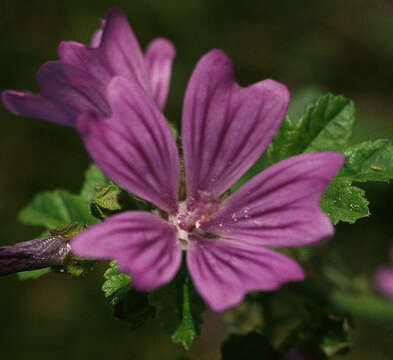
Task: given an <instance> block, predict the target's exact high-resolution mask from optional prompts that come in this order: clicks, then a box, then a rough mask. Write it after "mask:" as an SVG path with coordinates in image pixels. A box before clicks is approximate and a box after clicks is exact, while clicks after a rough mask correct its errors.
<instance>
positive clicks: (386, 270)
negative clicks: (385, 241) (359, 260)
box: [374, 249, 393, 300]
mask: <svg viewBox="0 0 393 360" xmlns="http://www.w3.org/2000/svg"><path fill="white" fill-rule="evenodd" d="M391 258H392V259H393V249H392V251H391ZM374 283H375V286H376V288H377V289H378V290H379V291H380V292H381V293H382V294H383V295H384V296H386V297H387V298H388V299H390V300H393V265H387V266H383V267H381V268H379V269H378V270H377V272H376V273H375V276H374Z"/></svg>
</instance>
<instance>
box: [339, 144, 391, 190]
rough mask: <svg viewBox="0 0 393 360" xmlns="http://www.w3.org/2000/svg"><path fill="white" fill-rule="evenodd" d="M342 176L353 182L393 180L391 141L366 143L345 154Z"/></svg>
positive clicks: (351, 148)
mask: <svg viewBox="0 0 393 360" xmlns="http://www.w3.org/2000/svg"><path fill="white" fill-rule="evenodd" d="M344 155H345V164H344V166H343V168H342V170H341V171H340V176H342V177H347V178H349V179H351V180H352V181H353V182H364V181H389V180H390V179H393V146H392V144H391V143H390V141H389V140H382V139H381V140H376V141H366V142H363V143H360V144H358V145H356V146H353V147H350V148H348V149H347V150H345V152H344Z"/></svg>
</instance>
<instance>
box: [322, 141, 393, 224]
mask: <svg viewBox="0 0 393 360" xmlns="http://www.w3.org/2000/svg"><path fill="white" fill-rule="evenodd" d="M344 154H345V163H344V165H343V167H342V169H341V170H340V171H339V173H338V174H337V176H336V177H335V178H334V179H333V181H332V182H331V183H330V184H329V186H328V187H327V189H326V190H325V192H324V194H323V196H322V198H321V207H322V209H323V210H324V211H325V213H326V214H327V215H328V216H329V217H330V218H331V220H332V221H333V223H335V224H336V223H338V222H339V221H345V222H349V223H354V222H355V221H356V220H358V219H360V218H362V217H366V216H369V215H370V212H369V209H368V204H369V202H368V201H367V199H366V197H365V192H364V190H362V189H360V188H358V187H356V186H353V185H352V183H353V182H365V181H389V180H390V179H392V178H393V146H392V145H391V143H390V142H389V141H388V140H376V141H367V142H364V143H361V144H358V145H355V146H352V147H349V148H348V149H347V150H345V151H344Z"/></svg>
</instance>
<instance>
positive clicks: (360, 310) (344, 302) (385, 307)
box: [294, 282, 393, 322]
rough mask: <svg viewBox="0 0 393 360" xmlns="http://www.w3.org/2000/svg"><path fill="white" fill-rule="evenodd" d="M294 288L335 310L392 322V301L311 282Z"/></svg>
mask: <svg viewBox="0 0 393 360" xmlns="http://www.w3.org/2000/svg"><path fill="white" fill-rule="evenodd" d="M295 286H296V288H295ZM294 290H295V291H301V292H303V293H304V294H305V295H306V296H308V297H312V298H314V299H315V300H317V301H319V302H320V303H322V304H323V303H325V304H326V305H328V306H330V307H332V308H334V309H335V310H339V311H344V312H347V313H350V314H352V315H354V316H359V317H362V318H366V319H369V320H373V321H382V322H393V302H390V301H387V300H384V299H380V298H377V297H374V296H371V295H368V294H367V295H366V294H349V293H345V292H343V291H339V290H332V289H330V288H328V287H326V286H322V285H317V284H315V283H311V282H303V283H299V284H296V285H294Z"/></svg>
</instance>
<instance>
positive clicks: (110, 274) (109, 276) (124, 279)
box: [102, 261, 131, 304]
mask: <svg viewBox="0 0 393 360" xmlns="http://www.w3.org/2000/svg"><path fill="white" fill-rule="evenodd" d="M104 278H105V279H106V281H105V282H104V284H103V285H102V291H103V292H104V293H105V296H106V297H109V298H110V299H111V302H112V303H113V304H116V303H117V302H119V298H118V296H117V295H118V294H119V292H121V291H122V289H123V288H124V287H127V286H129V285H130V280H131V279H130V276H129V275H127V274H123V273H121V272H119V269H118V267H117V264H116V262H115V261H111V262H110V263H109V267H108V269H106V271H105V273H104Z"/></svg>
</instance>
